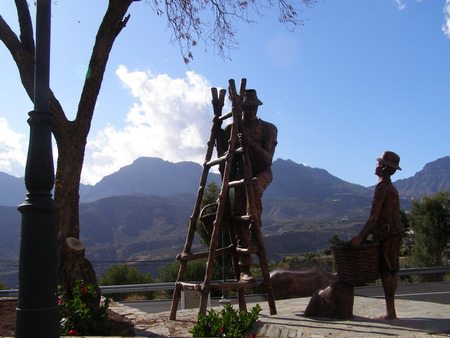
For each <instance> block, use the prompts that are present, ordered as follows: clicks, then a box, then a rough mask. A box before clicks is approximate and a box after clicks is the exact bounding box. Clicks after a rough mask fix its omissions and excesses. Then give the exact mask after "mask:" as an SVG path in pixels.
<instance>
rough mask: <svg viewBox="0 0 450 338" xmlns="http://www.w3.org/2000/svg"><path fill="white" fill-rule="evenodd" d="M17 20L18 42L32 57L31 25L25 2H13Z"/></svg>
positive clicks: (20, 0) (23, 0)
mask: <svg viewBox="0 0 450 338" xmlns="http://www.w3.org/2000/svg"><path fill="white" fill-rule="evenodd" d="M15 2H16V8H17V17H18V18H19V26H20V40H21V41H22V44H23V47H24V48H25V49H26V50H27V51H29V52H30V54H33V55H34V39H33V24H32V22H31V15H30V11H29V9H28V3H27V1H26V0H15Z"/></svg>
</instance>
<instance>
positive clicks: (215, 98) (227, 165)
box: [169, 79, 276, 320]
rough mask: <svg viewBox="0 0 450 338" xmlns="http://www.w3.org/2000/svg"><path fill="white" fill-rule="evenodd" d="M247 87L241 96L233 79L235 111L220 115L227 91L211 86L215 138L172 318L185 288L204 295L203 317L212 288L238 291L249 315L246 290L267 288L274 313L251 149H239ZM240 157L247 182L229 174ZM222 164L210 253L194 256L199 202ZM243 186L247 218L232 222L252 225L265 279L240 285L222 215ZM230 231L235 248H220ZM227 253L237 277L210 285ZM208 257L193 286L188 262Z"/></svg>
mask: <svg viewBox="0 0 450 338" xmlns="http://www.w3.org/2000/svg"><path fill="white" fill-rule="evenodd" d="M245 86H246V79H242V80H241V84H240V90H239V94H240V95H237V92H236V87H235V83H234V80H232V79H231V80H229V87H228V88H229V93H230V99H231V101H232V111H231V112H228V113H226V114H224V115H222V108H223V105H224V99H225V93H226V90H225V89H222V90H220V92H219V93H218V91H217V89H216V88H212V89H211V92H212V105H213V108H214V117H213V122H212V126H211V136H210V139H209V141H208V143H207V151H206V156H205V162H204V164H203V171H202V175H201V178H200V184H199V189H198V193H197V199H196V201H195V206H194V210H193V213H192V215H191V217H190V219H189V230H188V234H187V237H186V242H185V245H184V249H183V252H182V253H181V254H179V255H177V257H176V259H177V260H179V261H180V269H179V271H178V278H177V281H176V284H175V291H174V293H173V298H172V306H171V310H170V317H169V318H170V319H171V320H175V319H176V312H177V309H178V303H179V300H180V298H181V291H182V290H196V291H199V292H200V294H201V298H200V306H199V314H203V315H205V314H206V309H207V304H208V296H209V294H210V291H212V290H236V291H237V294H238V300H239V310H240V311H247V305H246V301H245V296H244V290H245V289H253V288H259V287H264V288H265V290H266V293H267V300H268V304H269V309H270V314H271V315H274V314H276V307H275V301H274V296H273V289H272V285H271V283H270V278H269V274H270V272H269V268H268V263H267V257H266V252H265V248H264V242H263V236H262V233H261V228H260V225H261V222H260V220H259V219H256V218H258V217H260V216H259V214H258V213H257V212H255V198H254V192H253V185H252V179H253V175H252V167H251V162H250V157H249V156H248V152H247V149H244V147H236V145H237V142H238V136H237V135H238V133H239V130H240V128H241V123H242V119H241V118H242V99H243V96H244V95H243V94H244V90H245ZM230 117H231V118H233V122H232V126H231V135H230V138H229V140H228V151H227V152H226V153H225V154H224V155H223V156H221V157H219V158H217V159H214V160H211V158H212V154H213V150H214V145H215V144H216V140H217V136H218V133H219V131H220V128H221V124H222V121H223V120H225V119H228V118H230ZM237 154H241V156H242V158H243V162H244V178H243V179H240V180H235V181H230V173H231V168H232V164H233V159H234V156H236V155H237ZM216 165H221V166H222V167H221V168H222V170H221V172H222V186H221V190H220V194H219V197H218V200H217V206H216V212H215V219H214V223H213V227H212V233H211V241H210V246H209V250H208V251H207V252H198V253H192V252H191V249H192V242H193V240H194V235H195V231H196V227H197V222H198V220H199V217H200V216H201V210H200V206H201V202H202V198H203V193H204V189H205V186H206V182H207V178H208V173H209V170H210V168H211V167H213V166H216ZM239 186H244V187H245V195H246V199H247V208H246V209H247V212H246V214H245V215H238V216H236V215H234V216H233V218H232V221H233V222H246V223H247V224H249V226H250V227H251V231H252V237H253V238H255V239H256V242H257V246H256V247H257V248H256V252H252V253H253V254H256V255H257V257H258V260H259V265H260V268H261V272H262V276H263V278H262V279H263V280H262V282H258V281H256V280H255V281H252V282H245V283H243V282H240V281H239V274H240V273H239V266H238V259H237V255H238V253H237V252H238V250H239V248H238V247H237V245H236V239H235V236H234V231H233V226H227V224H228V223H229V222H225V221H224V217H228V218H229V217H230V215H227V213H229V212H230V210H229V209H230V207H229V205H230V204H229V201H228V199H229V189H230V188H233V187H239ZM226 228H228V230H229V232H230V242H231V244H230V245H228V246H227V247H222V248H219V247H218V246H219V234H220V233H221V231H224V230H226ZM224 253H228V254H231V256H232V261H233V270H234V275H235V280H234V281H225V280H224V281H222V282H212V280H211V279H212V273H213V267H214V261H215V257H216V256H218V255H221V254H224ZM200 258H207V263H206V271H205V278H204V281H203V282H202V283H192V282H186V281H185V276H186V269H187V265H188V262H189V261H192V260H196V259H200Z"/></svg>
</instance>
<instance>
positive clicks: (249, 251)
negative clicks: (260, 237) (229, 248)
mask: <svg viewBox="0 0 450 338" xmlns="http://www.w3.org/2000/svg"><path fill="white" fill-rule="evenodd" d="M236 251H237V252H241V253H244V254H249V255H250V254H253V255H255V254H257V253H258V248H256V247H251V248H240V247H237V248H236Z"/></svg>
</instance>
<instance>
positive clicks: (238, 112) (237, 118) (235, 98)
mask: <svg viewBox="0 0 450 338" xmlns="http://www.w3.org/2000/svg"><path fill="white" fill-rule="evenodd" d="M246 85H247V80H246V79H245V78H243V79H241V83H240V87H239V95H238V94H237V92H236V85H235V82H234V80H233V79H231V80H230V81H229V92H230V99H231V101H232V107H233V110H235V112H234V114H233V122H234V123H235V129H236V139H237V133H239V132H240V131H241V129H242V128H241V124H242V100H243V98H244V92H245V87H246ZM233 151H234V152H235V153H236V154H237V153H243V149H242V146H241V145H239V148H236V147H235V148H233ZM244 182H245V178H244ZM234 183H237V184H238V185H239V184H241V182H233V183H232V184H233V186H234ZM233 236H234V238H235V240H236V237H235V234H233ZM233 258H234V262H233V267H234V271H235V275H236V279H237V280H239V278H240V272H239V270H240V269H239V259H238V256H237V253H236V254H235V256H234V257H233ZM237 294H238V302H239V310H240V311H245V312H247V303H246V300H245V295H244V289H242V288H239V289H237Z"/></svg>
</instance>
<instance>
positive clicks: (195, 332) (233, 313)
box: [189, 304, 261, 338]
mask: <svg viewBox="0 0 450 338" xmlns="http://www.w3.org/2000/svg"><path fill="white" fill-rule="evenodd" d="M260 312H261V307H260V306H259V304H256V306H254V307H253V308H252V309H251V311H250V312H245V311H242V312H239V311H237V310H235V309H233V307H232V305H230V304H227V305H225V306H224V308H223V309H222V310H221V311H220V312H217V311H215V310H214V309H211V310H209V311H208V313H207V314H206V315H205V316H204V315H201V314H199V315H197V318H198V322H197V323H196V324H195V325H194V328H193V329H192V330H191V331H189V332H190V333H192V336H193V337H223V338H225V337H226V338H247V337H254V335H252V334H250V330H251V329H252V326H253V324H255V323H256V321H257V319H258V316H259V313H260Z"/></svg>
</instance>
